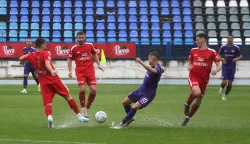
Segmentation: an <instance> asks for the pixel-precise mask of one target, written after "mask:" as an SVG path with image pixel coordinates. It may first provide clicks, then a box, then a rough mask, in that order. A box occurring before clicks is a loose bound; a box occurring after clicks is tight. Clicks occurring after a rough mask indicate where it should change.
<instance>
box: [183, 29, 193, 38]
mask: <svg viewBox="0 0 250 144" xmlns="http://www.w3.org/2000/svg"><path fill="white" fill-rule="evenodd" d="M185 37H186V38H190V37H191V38H192V37H194V34H193V31H191V30H190V31H186V32H185Z"/></svg>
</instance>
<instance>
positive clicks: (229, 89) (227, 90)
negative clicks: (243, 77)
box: [225, 84, 232, 95]
mask: <svg viewBox="0 0 250 144" xmlns="http://www.w3.org/2000/svg"><path fill="white" fill-rule="evenodd" d="M231 89H232V85H231V84H228V85H227V89H226V92H225V95H228V94H229V92H230V91H231Z"/></svg>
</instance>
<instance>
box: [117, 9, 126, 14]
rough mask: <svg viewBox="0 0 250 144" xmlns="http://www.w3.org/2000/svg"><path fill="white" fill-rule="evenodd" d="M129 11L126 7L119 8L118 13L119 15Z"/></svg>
mask: <svg viewBox="0 0 250 144" xmlns="http://www.w3.org/2000/svg"><path fill="white" fill-rule="evenodd" d="M126 13H127V11H126V9H125V8H123V7H122V8H118V14H119V15H125V14H126Z"/></svg>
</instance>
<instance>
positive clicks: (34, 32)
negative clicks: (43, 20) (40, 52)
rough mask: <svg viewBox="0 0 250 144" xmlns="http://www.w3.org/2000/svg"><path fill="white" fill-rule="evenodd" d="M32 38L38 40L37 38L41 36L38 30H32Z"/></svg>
mask: <svg viewBox="0 0 250 144" xmlns="http://www.w3.org/2000/svg"><path fill="white" fill-rule="evenodd" d="M30 36H31V37H32V38H37V37H39V36H40V35H39V31H37V30H32V31H31V32H30Z"/></svg>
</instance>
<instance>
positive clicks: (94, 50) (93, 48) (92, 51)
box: [90, 43, 96, 55]
mask: <svg viewBox="0 0 250 144" xmlns="http://www.w3.org/2000/svg"><path fill="white" fill-rule="evenodd" d="M90 47H91V50H90V52H91V54H92V55H94V54H96V49H95V47H94V45H93V44H92V43H91V44H90Z"/></svg>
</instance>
